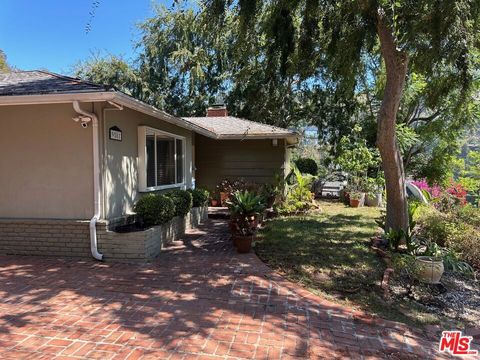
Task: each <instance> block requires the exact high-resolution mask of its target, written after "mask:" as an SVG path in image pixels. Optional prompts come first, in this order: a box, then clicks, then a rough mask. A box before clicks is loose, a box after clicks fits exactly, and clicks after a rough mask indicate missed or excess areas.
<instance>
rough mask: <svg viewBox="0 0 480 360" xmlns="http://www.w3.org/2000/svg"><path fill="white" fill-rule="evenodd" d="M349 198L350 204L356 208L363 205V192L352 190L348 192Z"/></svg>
mask: <svg viewBox="0 0 480 360" xmlns="http://www.w3.org/2000/svg"><path fill="white" fill-rule="evenodd" d="M349 198H350V206H351V207H354V208H357V207H360V206H362V205H363V202H364V199H365V193H362V192H359V191H352V192H351V193H350V194H349Z"/></svg>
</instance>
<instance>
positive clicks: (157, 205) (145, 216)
mask: <svg viewBox="0 0 480 360" xmlns="http://www.w3.org/2000/svg"><path fill="white" fill-rule="evenodd" d="M134 210H135V212H136V213H137V215H138V217H139V218H140V220H141V221H142V223H143V225H144V226H154V225H159V224H164V223H166V222H168V221H170V220H172V218H173V216H174V213H175V206H174V204H173V201H172V200H171V199H170V198H168V197H166V196H163V195H154V194H148V195H145V196H143V197H142V198H141V199H140V200H138V201H137V203H136V204H135V207H134Z"/></svg>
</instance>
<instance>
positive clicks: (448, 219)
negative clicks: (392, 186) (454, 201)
mask: <svg viewBox="0 0 480 360" xmlns="http://www.w3.org/2000/svg"><path fill="white" fill-rule="evenodd" d="M479 211H480V210H478V209H475V208H468V209H466V210H463V209H459V210H457V211H453V212H450V213H442V212H440V211H438V210H436V209H434V208H433V207H431V206H425V205H423V206H421V207H420V208H419V210H418V211H417V214H418V216H417V224H418V232H419V237H421V238H425V239H428V240H430V241H433V242H435V243H437V244H439V245H441V246H446V247H447V248H448V249H451V250H453V251H454V252H456V253H458V254H459V257H460V259H462V260H463V261H466V262H467V263H469V264H470V265H472V266H473V267H474V268H476V269H480V226H479V222H478V219H479V216H480V215H479V213H478V212H479Z"/></svg>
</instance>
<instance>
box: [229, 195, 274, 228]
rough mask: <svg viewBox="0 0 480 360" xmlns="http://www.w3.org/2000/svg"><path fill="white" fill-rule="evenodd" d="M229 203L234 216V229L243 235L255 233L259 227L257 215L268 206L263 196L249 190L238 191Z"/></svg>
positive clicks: (232, 223)
mask: <svg viewBox="0 0 480 360" xmlns="http://www.w3.org/2000/svg"><path fill="white" fill-rule="evenodd" d="M227 205H228V208H229V209H230V214H231V216H232V222H231V226H232V230H233V231H234V232H236V233H238V234H241V235H243V236H250V235H253V234H254V233H255V231H256V228H257V222H256V217H257V215H259V214H261V213H262V212H263V211H264V210H265V208H266V206H265V204H264V201H263V197H261V196H260V195H257V194H255V193H253V192H250V191H248V190H245V191H236V192H234V193H233V194H232V196H231V197H230V200H229V201H227Z"/></svg>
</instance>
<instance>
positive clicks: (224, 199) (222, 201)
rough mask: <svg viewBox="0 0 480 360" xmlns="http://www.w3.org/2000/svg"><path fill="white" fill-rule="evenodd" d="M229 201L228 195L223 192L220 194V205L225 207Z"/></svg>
mask: <svg viewBox="0 0 480 360" xmlns="http://www.w3.org/2000/svg"><path fill="white" fill-rule="evenodd" d="M227 201H228V193H227V192H223V191H221V192H220V204H221V205H222V206H225V205H226V202H227Z"/></svg>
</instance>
